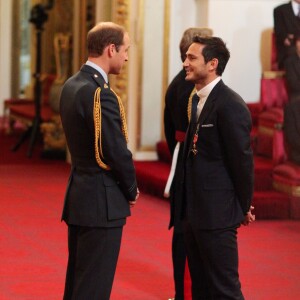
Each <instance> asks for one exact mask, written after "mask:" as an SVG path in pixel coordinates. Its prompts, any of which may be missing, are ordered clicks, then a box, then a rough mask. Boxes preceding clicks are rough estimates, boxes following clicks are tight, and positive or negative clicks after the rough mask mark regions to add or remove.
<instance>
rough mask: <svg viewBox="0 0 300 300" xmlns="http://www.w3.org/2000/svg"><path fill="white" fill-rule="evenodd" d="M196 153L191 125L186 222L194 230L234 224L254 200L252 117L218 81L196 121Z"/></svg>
mask: <svg viewBox="0 0 300 300" xmlns="http://www.w3.org/2000/svg"><path fill="white" fill-rule="evenodd" d="M198 122H199V132H198V141H197V144H196V147H197V150H198V153H197V154H196V155H194V154H193V153H192V152H191V151H190V150H191V148H192V139H193V136H194V133H195V127H196V124H195V123H192V122H191V125H190V126H189V130H188V134H187V139H186V142H185V157H186V161H185V202H186V212H185V213H186V218H187V220H188V221H189V222H190V223H191V224H192V225H193V226H194V227H196V228H199V229H217V228H227V227H230V226H233V225H237V224H239V223H240V222H241V221H242V220H243V219H244V215H245V214H246V213H247V212H248V211H249V208H250V204H251V201H252V195H253V181H254V179H253V154H252V150H251V146H250V131H251V127H252V124H251V116H250V112H249V110H248V108H247V105H246V104H245V102H244V101H243V99H242V98H241V97H240V96H239V95H238V94H237V93H235V92H234V91H233V90H231V89H230V88H229V87H227V86H226V85H225V84H224V83H223V81H222V80H221V81H220V82H219V83H218V84H217V85H216V86H215V87H214V88H213V90H212V91H211V93H210V95H209V97H208V98H207V100H206V103H205V105H204V107H203V110H202V112H201V114H200V117H199V120H198Z"/></svg>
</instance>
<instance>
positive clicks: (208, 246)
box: [184, 221, 244, 300]
mask: <svg viewBox="0 0 300 300" xmlns="http://www.w3.org/2000/svg"><path fill="white" fill-rule="evenodd" d="M184 238H185V243H186V250H187V256H188V264H189V269H190V273H191V278H192V295H193V300H200V299H203V300H210V299H211V300H212V299H213V300H217V299H219V300H225V299H232V300H233V299H234V300H242V299H244V297H243V294H242V292H241V284H240V280H239V274H238V247H237V226H234V227H232V228H226V229H218V230H199V229H195V228H193V227H192V226H191V225H190V224H189V223H188V222H187V221H185V222H184Z"/></svg>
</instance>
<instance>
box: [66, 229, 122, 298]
mask: <svg viewBox="0 0 300 300" xmlns="http://www.w3.org/2000/svg"><path fill="white" fill-rule="evenodd" d="M122 231H123V227H116V228H96V227H81V226H72V225H69V228H68V246H69V260H68V268H67V275H66V284H65V292H64V298H63V299H64V300H75V299H76V300H87V299H89V300H98V299H101V300H109V298H110V294H111V289H112V284H113V279H114V275H115V270H116V265H117V260H118V256H119V251H120V245H121V238H122Z"/></svg>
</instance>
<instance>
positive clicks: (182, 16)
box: [168, 0, 197, 83]
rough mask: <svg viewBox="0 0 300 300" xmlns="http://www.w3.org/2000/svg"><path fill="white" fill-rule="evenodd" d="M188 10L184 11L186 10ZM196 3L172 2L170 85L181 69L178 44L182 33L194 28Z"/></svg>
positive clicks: (180, 0)
mask: <svg viewBox="0 0 300 300" xmlns="http://www.w3.org/2000/svg"><path fill="white" fill-rule="evenodd" d="M187 7H188V8H189V9H186V8H187ZM196 23H197V20H196V3H195V0H172V1H171V12H170V40H169V42H170V45H171V47H170V48H169V49H170V50H169V75H168V82H169V83H170V82H171V81H172V79H173V78H174V77H175V75H176V74H177V73H178V72H179V71H180V70H181V69H182V62H181V59H180V50H179V43H180V40H181V37H182V34H183V32H184V31H185V30H186V29H187V28H189V27H195V26H196Z"/></svg>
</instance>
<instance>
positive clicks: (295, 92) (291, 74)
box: [285, 53, 300, 101]
mask: <svg viewBox="0 0 300 300" xmlns="http://www.w3.org/2000/svg"><path fill="white" fill-rule="evenodd" d="M285 77H286V82H287V87H288V94H289V100H290V101H295V100H297V99H300V57H299V56H298V55H297V54H296V53H294V54H293V55H291V56H289V57H288V58H287V59H286V61H285Z"/></svg>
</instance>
